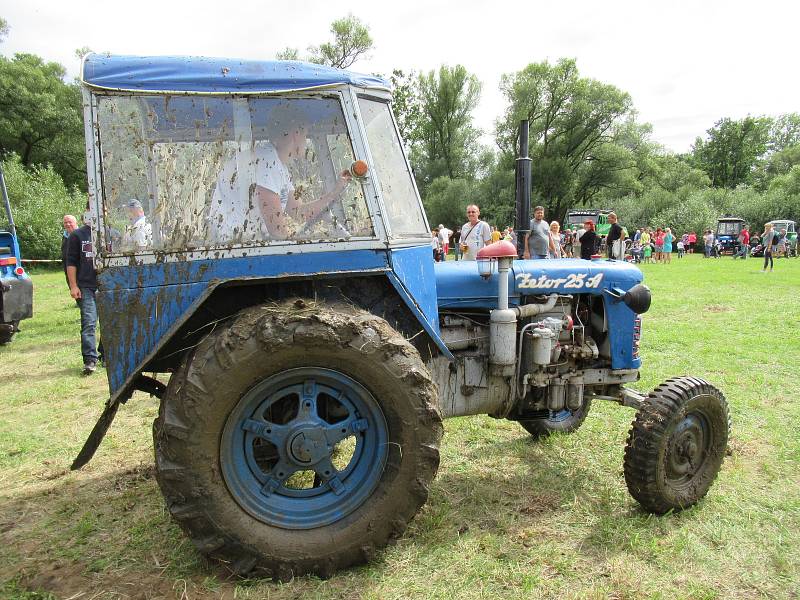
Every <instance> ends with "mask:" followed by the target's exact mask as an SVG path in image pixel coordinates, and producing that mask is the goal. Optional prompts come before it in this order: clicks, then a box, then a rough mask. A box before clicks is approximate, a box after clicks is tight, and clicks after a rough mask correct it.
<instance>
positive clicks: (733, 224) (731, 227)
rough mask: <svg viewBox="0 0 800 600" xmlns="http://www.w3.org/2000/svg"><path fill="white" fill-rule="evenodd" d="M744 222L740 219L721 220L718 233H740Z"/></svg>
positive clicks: (718, 224)
mask: <svg viewBox="0 0 800 600" xmlns="http://www.w3.org/2000/svg"><path fill="white" fill-rule="evenodd" d="M742 225H744V223H742V222H740V221H720V222H719V223H717V235H739V232H740V231H741V230H742Z"/></svg>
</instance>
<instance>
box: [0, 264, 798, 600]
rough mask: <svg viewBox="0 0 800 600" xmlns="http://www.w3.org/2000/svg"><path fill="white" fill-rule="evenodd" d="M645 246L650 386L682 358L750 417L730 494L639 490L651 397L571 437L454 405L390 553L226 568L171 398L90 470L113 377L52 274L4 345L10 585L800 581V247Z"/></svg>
mask: <svg viewBox="0 0 800 600" xmlns="http://www.w3.org/2000/svg"><path fill="white" fill-rule="evenodd" d="M759 268H760V262H759V261H757V260H755V259H751V260H749V261H747V262H741V261H732V260H730V259H729V258H727V259H722V260H704V259H702V258H701V257H699V256H693V257H688V258H686V259H683V260H677V259H674V260H673V263H672V264H671V265H644V266H643V270H644V272H645V279H646V282H647V283H648V284H649V285H650V286H651V288H652V290H653V307H652V308H651V310H650V312H649V313H648V314H647V315H646V317H645V323H644V339H643V358H644V362H645V365H644V367H643V369H642V381H641V382H640V383H639V384H638V386H637V387H638V388H639V389H642V390H646V389H649V388H652V387H654V386H655V385H657V384H658V383H659V382H660V381H661V380H663V379H666V378H667V377H670V376H672V375H680V374H693V375H697V376H700V377H704V378H706V379H708V380H710V381H712V382H713V383H714V384H716V385H717V386H718V387H720V388H721V389H722V390H723V392H724V393H725V395H726V397H727V398H728V401H729V403H730V405H731V412H732V416H733V433H732V439H731V441H730V445H729V456H728V457H727V459H726V461H725V464H724V466H723V469H722V472H721V474H720V476H719V479H718V480H717V482H716V484H715V485H714V486H713V487H712V489H711V492H710V493H709V495H708V497H707V498H706V499H705V500H704V501H703V502H701V503H700V504H699V505H697V506H696V507H694V508H692V509H690V510H687V511H684V512H682V513H678V514H672V515H667V516H664V517H654V516H651V515H648V514H646V513H644V512H643V511H642V510H641V509H640V508H639V507H638V505H637V504H636V503H635V502H634V501H633V500H632V499H631V498H630V496H628V494H627V492H626V489H625V482H624V479H623V476H622V451H623V447H624V443H625V438H626V435H627V431H628V427H629V425H630V421H631V419H632V416H633V414H632V411H631V410H630V409H623V408H620V407H617V406H615V405H610V404H609V405H603V404H600V403H597V405H596V406H595V407H593V409H592V413H591V414H590V415H589V417H588V419H587V421H586V423H585V425H584V426H583V427H582V428H581V430H580V431H579V432H577V433H576V434H573V435H571V436H556V437H551V438H549V439H548V440H545V441H544V442H540V443H532V442H531V441H530V440H529V439H528V437H527V436H526V434H525V433H524V432H523V430H522V429H521V428H520V427H519V426H518V425H516V424H515V423H512V422H508V421H498V420H493V419H490V418H488V417H473V418H464V419H455V420H452V421H448V422H447V423H446V435H445V438H444V442H443V446H442V464H441V468H440V470H439V474H438V476H437V479H436V481H435V482H434V485H433V487H432V490H431V495H430V499H429V502H428V504H427V505H426V507H425V508H424V509H423V510H422V512H421V513H420V515H419V516H418V517H417V519H416V520H415V521H414V522H413V523H412V524H411V526H410V527H409V530H408V532H407V534H406V535H405V536H404V537H403V538H402V539H401V540H400V541H399V543H398V544H397V545H396V546H394V547H392V548H389V549H387V550H386V551H385V552H384V553H382V554H381V555H380V557H379V558H378V559H377V560H376V561H375V562H374V563H373V564H371V565H368V566H365V567H362V568H359V569H354V570H350V571H346V572H344V573H341V574H339V575H337V576H335V577H333V578H331V579H330V580H327V581H320V580H318V579H314V578H302V579H298V580H295V581H292V582H290V583H285V584H274V583H271V582H269V581H258V580H247V581H241V580H239V581H236V580H233V581H231V580H225V579H221V578H219V577H218V574H215V572H214V571H213V569H209V568H208V567H207V566H205V565H204V564H203V563H202V561H201V560H200V559H199V558H198V556H197V555H196V554H195V552H194V550H193V548H192V546H191V544H190V543H189V542H188V541H187V540H186V539H185V538H184V537H183V535H182V533H181V532H180V530H179V529H178V528H177V527H176V526H175V525H174V524H173V523H172V522H171V520H170V518H169V515H168V514H167V512H166V510H165V507H164V504H163V501H162V499H161V495H160V493H159V491H158V487H157V485H156V482H155V480H154V478H153V472H152V468H151V464H152V441H151V433H150V427H151V423H152V421H153V419H154V418H155V416H156V412H157V404H156V401H155V400H154V399H152V398H149V397H147V396H144V395H142V394H137V395H135V396H134V397H133V399H132V400H131V401H130V402H129V403H128V404H127V405H126V406H124V407H123V408H122V409H121V410H120V413H119V415H118V417H117V420H116V421H115V423H114V425H113V427H112V428H111V431H110V433H109V436H108V437H107V439H106V440H105V441H104V443H103V445H102V446H101V448H100V450H99V452H98V454H97V456H96V457H95V459H94V460H93V461H92V462H91V463H90V464H89V465H88V466H87V467H86V468H84V469H83V470H82V471H80V472H78V473H72V472H69V471H68V467H69V463H70V461H71V460H72V458H73V457H74V456H75V454H76V453H77V452H78V450H79V449H80V447H81V445H82V443H83V441H84V439H85V437H86V435H87V434H88V432H89V431H90V430H91V428H92V426H93V424H94V421H95V419H96V418H97V416H98V415H99V412H100V410H101V407H102V403H103V401H104V399H105V397H106V394H107V384H106V380H105V375H104V374H103V373H98V374H97V375H95V376H93V377H90V378H83V377H81V376H80V375H79V371H80V366H81V357H80V347H79V339H78V328H79V325H78V319H79V316H78V311H77V309H76V308H74V304H73V303H72V301H71V300H70V299H69V296H68V294H67V290H66V287H65V285H64V281H63V276H62V275H61V274H60V273H46V272H44V273H37V274H35V275H34V281H35V286H36V305H35V308H36V317H35V318H34V319H33V320H30V321H26V322H24V323H23V332H22V333H21V334H20V335H19V336H18V337H17V339H15V340H14V342H13V343H12V344H11V345H9V346H7V347H4V348H2V349H0V364H2V365H3V367H4V369H3V370H4V374H3V376H2V379H1V380H0V388H1V389H2V394H0V398H1V399H2V411H0V542H2V543H0V597H7V598H20V599H22V598H30V599H32V598H51V597H55V598H69V597H75V598H79V597H80V598H85V599H88V598H124V597H134V598H137V597H142V598H151V597H166V598H181V597H185V598H218V597H224V598H234V597H235V598H267V597H269V598H298V597H307V598H354V597H360V598H368V599H373V598H374V599H377V598H381V599H383V598H452V597H463V598H665V599H667V598H761V597H765V598H797V597H798V596H797V595H798V590H800V467H799V465H800V402H798V399H797V393H796V390H797V379H796V375H795V374H796V365H797V364H798V359H800V344H799V343H798V342H797V332H798V331H800V327H799V326H800V283H798V282H799V281H800V260H794V259H792V260H779V261H778V262H777V266H776V270H775V272H774V273H771V274H763V273H760V272H759Z"/></svg>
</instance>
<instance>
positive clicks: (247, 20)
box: [0, 0, 800, 151]
mask: <svg viewBox="0 0 800 600" xmlns="http://www.w3.org/2000/svg"><path fill="white" fill-rule="evenodd" d="M348 12H355V13H356V14H357V15H358V16H359V17H360V18H361V19H362V20H363V21H364V22H366V23H367V24H368V25H369V26H370V28H371V31H372V34H373V37H374V38H375V49H374V51H373V52H372V53H371V55H370V57H369V59H367V60H363V61H361V62H359V63H357V65H356V67H357V68H358V70H361V71H367V72H375V71H377V72H382V73H389V72H391V70H392V69H393V68H396V67H399V68H403V69H405V70H410V69H416V70H429V69H433V68H436V67H437V66H438V65H440V64H442V63H446V64H451V65H452V64H456V63H461V64H463V65H464V66H466V67H467V69H469V70H470V71H472V72H474V73H475V74H476V75H477V76H478V77H479V78H480V80H481V81H482V82H483V86H484V88H483V89H484V91H483V97H482V101H481V104H480V106H479V107H478V109H477V111H476V114H475V116H476V121H477V124H478V126H479V127H481V128H482V129H483V130H484V131H486V132H491V129H492V127H493V123H494V120H495V118H497V117H498V116H499V115H500V114H501V113H502V111H503V108H504V101H503V98H502V96H501V94H500V92H499V91H498V84H499V81H500V76H501V74H502V73H507V72H512V71H515V70H518V69H520V68H522V67H524V66H525V65H526V64H528V63H530V62H537V61H541V60H545V59H549V60H550V61H555V60H557V59H558V58H560V57H575V58H577V59H578V67H579V69H580V71H581V73H582V74H583V75H585V76H589V77H594V78H596V79H599V80H602V81H604V82H607V83H611V84H614V85H616V86H617V87H619V88H621V89H623V90H625V91H627V92H629V93H630V94H631V96H632V97H633V100H634V104H635V106H636V108H637V109H638V111H639V113H640V116H641V119H642V120H645V121H648V122H650V123H652V124H653V127H654V130H653V135H654V137H655V139H656V140H657V141H659V142H661V143H662V144H664V145H665V146H667V147H669V148H671V149H673V150H676V151H686V150H688V149H689V146H690V145H691V143H692V142H693V141H694V138H695V137H696V136H698V135H702V134H703V132H704V131H705V130H706V129H708V128H709V127H711V126H712V125H713V124H714V122H715V121H716V120H717V119H719V118H721V117H724V116H730V117H734V118H738V117H742V116H744V115H746V114H748V113H749V114H778V113H782V112H790V111H798V110H800V106H798V98H800V79H799V78H798V77H797V76H796V74H795V69H796V66H795V61H796V58H797V52H796V50H795V44H796V37H797V33H796V24H797V23H798V16H800V8H798V5H797V4H796V3H786V2H777V1H773V0H767V1H762V2H758V3H755V4H754V3H752V2H744V1H735V2H723V1H720V0H713V1H706V2H687V1H683V0H676V1H672V2H669V3H666V2H664V3H650V2H641V1H639V2H636V1H632V0H630V1H624V2H605V3H600V2H596V1H595V2H588V1H584V0H580V1H578V0H576V1H573V2H570V3H560V4H556V3H552V2H542V1H528V2H478V1H475V0H464V1H461V2H435V1H433V0H427V1H420V0H407V1H406V2H404V3H401V4H397V3H387V4H385V5H384V4H380V3H373V4H372V5H369V4H368V5H364V4H355V3H346V2H338V1H322V0H315V1H310V0H306V1H299V2H283V3H276V2H270V1H261V2H258V1H256V0H240V1H235V2H212V1H210V0H197V1H195V2H169V1H167V0H160V1H158V2H156V1H154V0H140V1H139V2H135V3H134V2H128V1H125V2H122V1H118V0H108V1H106V2H97V1H94V2H92V1H88V0H73V1H70V2H63V0H52V1H47V0H26V1H25V2H16V3H14V4H13V5H12V6H8V7H6V8H4V9H3V12H2V16H3V17H4V18H6V19H7V20H8V22H9V24H10V25H11V33H10V35H9V36H8V38H7V40H6V42H5V43H4V44H3V45H2V46H0V51H2V53H3V54H12V53H13V52H19V51H25V52H33V53H35V54H39V55H41V56H43V57H45V58H46V59H49V60H56V61H59V62H61V63H63V64H64V65H65V66H67V68H68V69H69V72H70V73H71V74H76V73H77V69H78V65H77V60H76V59H75V57H74V54H73V52H74V50H75V49H76V48H78V47H81V46H89V47H91V48H93V49H95V50H98V51H105V50H108V51H111V52H115V53H130V54H170V53H171V54H200V55H215V56H233V57H245V58H270V57H272V56H273V55H274V53H275V52H276V51H277V50H279V49H281V48H284V47H286V46H293V47H299V48H300V49H301V50H305V48H306V47H307V46H308V45H310V44H314V43H319V42H320V41H323V40H325V39H326V38H327V37H328V26H329V24H330V22H331V21H332V20H333V19H335V18H337V17H339V16H343V15H345V14H347V13H348Z"/></svg>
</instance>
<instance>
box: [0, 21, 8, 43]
mask: <svg viewBox="0 0 800 600" xmlns="http://www.w3.org/2000/svg"><path fill="white" fill-rule="evenodd" d="M8 31H9V27H8V21H6V20H5V19H4V18H3V17H0V44H2V43H3V42H4V41H5V39H6V36H7V35H8Z"/></svg>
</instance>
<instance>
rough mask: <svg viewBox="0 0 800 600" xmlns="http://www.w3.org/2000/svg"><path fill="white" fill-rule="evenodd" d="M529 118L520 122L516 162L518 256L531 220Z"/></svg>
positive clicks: (523, 250)
mask: <svg viewBox="0 0 800 600" xmlns="http://www.w3.org/2000/svg"><path fill="white" fill-rule="evenodd" d="M528 132H529V126H528V121H527V119H526V120H524V121H520V124H519V154H518V155H517V160H516V163H515V174H516V177H515V186H514V203H515V206H516V231H517V256H519V257H520V258H522V255H523V253H524V252H525V234H526V233H528V231H529V227H530V222H531V159H530V158H529V157H528Z"/></svg>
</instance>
